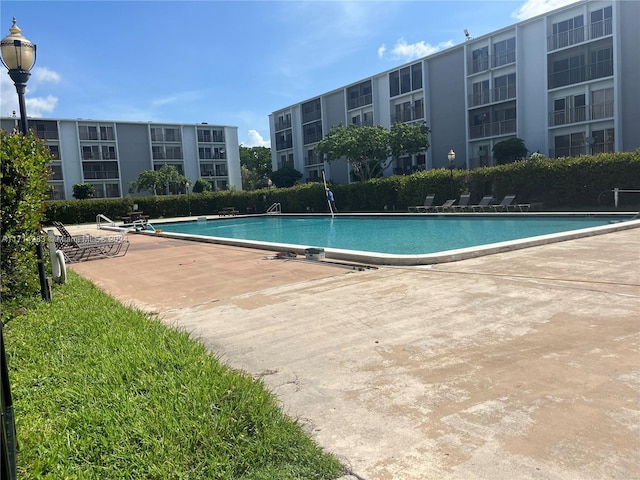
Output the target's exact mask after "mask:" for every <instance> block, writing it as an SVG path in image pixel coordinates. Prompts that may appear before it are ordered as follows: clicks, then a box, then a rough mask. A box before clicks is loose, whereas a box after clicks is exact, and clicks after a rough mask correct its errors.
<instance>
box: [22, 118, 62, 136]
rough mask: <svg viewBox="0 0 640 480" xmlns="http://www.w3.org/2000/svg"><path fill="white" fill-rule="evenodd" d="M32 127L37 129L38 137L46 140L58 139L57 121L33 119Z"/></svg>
mask: <svg viewBox="0 0 640 480" xmlns="http://www.w3.org/2000/svg"><path fill="white" fill-rule="evenodd" d="M29 124H30V125H31V127H30V128H31V129H32V130H35V132H36V135H37V137H38V138H42V139H46V140H57V139H58V125H57V123H56V122H47V121H42V120H36V121H33V120H31V121H30V123H29Z"/></svg>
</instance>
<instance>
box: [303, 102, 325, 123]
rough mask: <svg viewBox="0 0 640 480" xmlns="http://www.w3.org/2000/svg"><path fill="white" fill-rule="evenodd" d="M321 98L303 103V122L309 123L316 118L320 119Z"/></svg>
mask: <svg viewBox="0 0 640 480" xmlns="http://www.w3.org/2000/svg"><path fill="white" fill-rule="evenodd" d="M320 118H321V110H320V99H319V98H317V99H315V100H312V101H310V102H307V103H303V104H302V123H309V122H313V121H315V120H320Z"/></svg>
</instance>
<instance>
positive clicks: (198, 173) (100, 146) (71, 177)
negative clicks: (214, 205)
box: [0, 117, 242, 199]
mask: <svg viewBox="0 0 640 480" xmlns="http://www.w3.org/2000/svg"><path fill="white" fill-rule="evenodd" d="M0 128H2V129H3V130H5V131H12V130H13V129H14V128H19V119H18V118H15V117H3V118H2V119H0ZM29 129H31V130H34V131H35V132H36V134H37V135H38V137H40V138H42V139H44V140H46V143H47V146H48V147H49V150H51V152H52V153H53V161H52V163H51V169H52V172H53V176H52V178H51V180H50V181H49V185H50V186H51V198H53V199H70V198H72V195H73V185H74V184H76V183H91V184H92V185H93V186H95V188H96V193H95V196H96V197H97V198H117V197H125V196H127V195H128V193H129V186H130V183H131V182H133V181H135V180H137V179H138V177H139V175H140V173H141V172H142V171H144V170H158V169H159V168H160V167H162V166H163V165H174V166H175V167H176V168H177V169H178V171H179V172H180V173H181V174H182V175H184V176H186V177H187V178H189V179H191V181H192V183H193V182H195V180H197V179H199V178H203V179H205V180H207V181H209V182H210V183H211V185H212V186H213V188H214V189H216V190H226V189H229V188H233V189H236V190H241V189H242V181H241V178H240V152H239V145H238V128H237V127H229V126H217V125H208V124H206V123H198V124H171V123H149V122H114V121H106V120H84V119H78V120H64V119H43V118H29Z"/></svg>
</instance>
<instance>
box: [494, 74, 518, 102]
mask: <svg viewBox="0 0 640 480" xmlns="http://www.w3.org/2000/svg"><path fill="white" fill-rule="evenodd" d="M493 88H494V96H495V98H494V99H493V100H494V102H502V101H504V100H509V99H510V98H516V74H515V73H510V74H509V75H502V76H501V77H496V78H494V79H493Z"/></svg>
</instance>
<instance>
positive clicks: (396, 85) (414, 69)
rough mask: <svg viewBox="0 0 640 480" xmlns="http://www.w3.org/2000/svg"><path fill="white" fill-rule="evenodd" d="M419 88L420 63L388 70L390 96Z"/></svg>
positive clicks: (420, 77)
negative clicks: (391, 70)
mask: <svg viewBox="0 0 640 480" xmlns="http://www.w3.org/2000/svg"><path fill="white" fill-rule="evenodd" d="M420 88H422V64H421V63H415V64H413V65H411V66H409V67H404V68H401V69H400V70H394V71H393V72H389V96H390V97H396V96H398V95H400V94H401V93H409V92H412V91H414V90H418V89H420Z"/></svg>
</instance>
